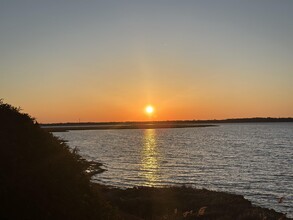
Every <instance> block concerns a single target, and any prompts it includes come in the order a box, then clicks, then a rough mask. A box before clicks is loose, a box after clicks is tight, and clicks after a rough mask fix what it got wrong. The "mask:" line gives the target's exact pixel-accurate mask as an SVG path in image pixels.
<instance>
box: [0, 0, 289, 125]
mask: <svg viewBox="0 0 293 220" xmlns="http://www.w3.org/2000/svg"><path fill="white" fill-rule="evenodd" d="M0 98H3V99H4V101H5V102H8V103H10V104H13V105H15V106H20V107H21V108H22V109H23V111H24V112H28V113H29V114H30V115H32V116H33V117H35V118H36V119H37V120H38V121H39V122H43V123H47V122H68V121H70V122H77V121H79V120H80V121H144V120H150V119H152V120H178V119H223V118H239V117H293V1H292V0H274V1H272V0H242V1H240V0H239V1H238V0H230V1H228V0H213V1H212V0H198V1H197V0H186V1H185V0H182V1H179V0H174V1H173V0H156V1H151V0H146V1H140V0H137V1H135V0H133V1H124V0H117V1H110V0H107V1H106V0H105V1H97V0H96V1H94V0H91V1H90V0H82V1H80V0H47V1H45V0H35V1H32V0H18V1H17V0H1V1H0ZM147 105H152V106H154V112H153V115H152V116H151V117H150V116H149V115H147V114H146V113H145V111H144V109H145V107H146V106H147Z"/></svg>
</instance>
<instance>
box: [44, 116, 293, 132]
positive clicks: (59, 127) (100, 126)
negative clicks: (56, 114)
mask: <svg viewBox="0 0 293 220" xmlns="http://www.w3.org/2000/svg"><path fill="white" fill-rule="evenodd" d="M278 122H279V123H280V122H293V118H235V119H224V120H177V121H147V122H82V123H75V122H68V123H52V124H41V127H42V128H43V129H45V130H47V131H49V132H66V131H69V130H110V129H111V130H112V129H157V128H190V127H213V126H218V124H222V123H278Z"/></svg>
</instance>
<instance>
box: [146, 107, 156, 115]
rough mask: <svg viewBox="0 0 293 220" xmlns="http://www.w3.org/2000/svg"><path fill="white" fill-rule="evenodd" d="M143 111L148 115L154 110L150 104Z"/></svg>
mask: <svg viewBox="0 0 293 220" xmlns="http://www.w3.org/2000/svg"><path fill="white" fill-rule="evenodd" d="M145 112H146V113H147V114H149V115H151V114H152V113H153V112H154V107H153V106H151V105H148V106H147V107H146V108H145Z"/></svg>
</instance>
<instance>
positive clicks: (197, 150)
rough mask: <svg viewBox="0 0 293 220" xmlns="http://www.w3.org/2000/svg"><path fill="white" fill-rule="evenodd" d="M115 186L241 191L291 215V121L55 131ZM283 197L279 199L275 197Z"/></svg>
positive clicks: (99, 177)
mask: <svg viewBox="0 0 293 220" xmlns="http://www.w3.org/2000/svg"><path fill="white" fill-rule="evenodd" d="M54 135H55V136H58V137H60V138H62V139H64V140H67V141H68V144H69V146H70V147H71V148H75V147H77V148H78V149H79V153H80V154H81V155H82V156H83V157H84V158H86V159H88V160H93V161H98V162H101V163H103V164H104V167H105V168H106V169H107V171H106V172H104V173H102V174H98V175H96V176H94V177H93V181H96V182H99V183H103V184H106V185H110V186H116V187H121V188H125V187H132V186H166V185H182V184H185V185H190V186H193V187H197V188H207V189H211V190H218V191H225V192H231V193H236V194H241V195H244V197H245V198H247V199H249V200H250V201H252V202H253V204H255V205H259V206H262V207H266V208H273V209H275V210H277V211H281V212H283V213H288V216H289V217H293V201H292V199H293V194H292V193H293V123H260V124H257V123H255V124H252V123H250V124H220V126H218V127H206V128H174V129H141V130H140V129H138V130H135V129H130V130H92V131H89V130H83V131H69V132H65V133H54ZM280 197H284V200H283V203H278V198H280Z"/></svg>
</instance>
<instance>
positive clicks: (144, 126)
mask: <svg viewBox="0 0 293 220" xmlns="http://www.w3.org/2000/svg"><path fill="white" fill-rule="evenodd" d="M214 126H217V125H207V124H206V125H205V124H203V125H199V124H152V123H146V124H124V123H120V124H112V125H87V126H86V125H72V126H70V125H67V126H65V125H55V126H42V128H43V129H45V130H46V131H48V132H67V131H70V130H114V129H159V128H194V127H198V128H199V127H200V128H202V127H214Z"/></svg>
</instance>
